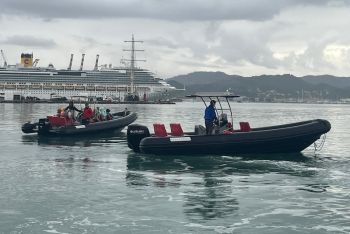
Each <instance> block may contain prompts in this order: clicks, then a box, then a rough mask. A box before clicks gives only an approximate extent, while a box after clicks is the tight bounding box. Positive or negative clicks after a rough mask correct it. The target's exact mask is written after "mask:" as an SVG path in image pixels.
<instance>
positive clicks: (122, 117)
mask: <svg viewBox="0 0 350 234" xmlns="http://www.w3.org/2000/svg"><path fill="white" fill-rule="evenodd" d="M112 116H113V118H112V119H110V120H104V121H98V122H91V123H88V124H81V123H80V122H73V121H72V120H71V119H68V118H66V117H58V116H47V117H46V118H42V119H39V122H36V123H30V122H29V123H25V124H23V125H22V132H24V133H27V134H29V133H37V134H39V135H61V136H65V135H78V134H85V135H88V134H90V133H99V132H106V131H121V130H122V129H123V128H124V127H126V126H128V125H129V124H131V123H133V122H134V121H135V120H136V119H137V114H136V113H134V112H130V111H122V112H118V113H114V114H112Z"/></svg>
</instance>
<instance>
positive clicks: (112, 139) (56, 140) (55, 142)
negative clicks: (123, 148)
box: [22, 132, 126, 147]
mask: <svg viewBox="0 0 350 234" xmlns="http://www.w3.org/2000/svg"><path fill="white" fill-rule="evenodd" d="M125 138H126V136H125V133H123V132H105V133H95V134H93V135H89V136H84V135H77V136H39V135H36V134H34V135H22V142H23V143H24V144H34V143H35V144H38V145H43V146H47V145H49V146H80V147H90V146H92V145H102V144H108V143H125V142H126V140H125Z"/></svg>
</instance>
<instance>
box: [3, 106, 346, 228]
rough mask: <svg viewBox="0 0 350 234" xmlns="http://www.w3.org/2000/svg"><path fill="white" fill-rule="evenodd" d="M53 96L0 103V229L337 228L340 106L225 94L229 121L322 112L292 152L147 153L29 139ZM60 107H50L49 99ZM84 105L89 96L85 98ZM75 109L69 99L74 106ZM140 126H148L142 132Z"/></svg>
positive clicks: (178, 109)
mask: <svg viewBox="0 0 350 234" xmlns="http://www.w3.org/2000/svg"><path fill="white" fill-rule="evenodd" d="M59 106H60V105H59V104H0V121H1V122H0V233H268V234H271V233H349V232H350V208H349V204H350V153H349V150H350V124H349V119H350V106H347V105H313V104H270V103H269V104H262V103H254V104H253V103H232V108H233V121H234V124H233V126H234V128H238V122H240V121H247V122H249V123H250V125H251V126H252V127H261V126H268V125H276V124H284V123H291V122H296V121H303V120H309V119H316V118H322V119H327V120H329V121H330V122H331V124H332V129H331V131H330V132H329V133H328V134H327V137H326V142H325V145H324V147H323V150H322V151H320V152H317V153H316V154H315V151H314V148H313V146H311V147H309V148H307V149H306V150H304V151H303V152H302V154H301V155H298V154H297V155H282V154H281V155H273V156H267V155H265V156H259V157H244V156H239V155H236V156H230V155H220V156H213V155H203V156H192V157H191V156H186V157H184V156H172V157H167V156H164V157H161V156H157V157H156V156H149V155H143V154H137V153H134V152H132V151H131V150H130V149H129V148H128V146H127V143H126V134H125V130H124V131H123V132H122V133H121V134H117V135H103V136H97V137H76V138H57V137H56V138H41V137H40V138H38V137H37V136H35V135H24V134H22V132H21V125H22V124H23V123H25V122H27V121H30V120H35V119H38V118H40V117H43V116H46V115H48V114H54V113H55V112H56V110H57V108H58V107H59ZM61 106H62V105H61ZM92 106H93V105H92ZM104 106H105V107H108V108H110V109H111V110H112V112H113V111H118V110H124V108H125V107H127V108H128V109H129V110H131V111H135V112H137V113H138V119H137V121H136V122H137V123H140V124H145V125H146V126H148V127H150V128H151V127H152V123H154V122H162V123H164V124H165V125H166V126H167V129H168V130H169V123H172V122H180V123H181V124H182V127H183V129H184V130H185V131H193V129H194V125H195V124H204V123H203V109H204V108H203V105H202V104H201V103H198V102H184V103H178V104H176V105H128V106H126V105H104ZM78 107H79V105H78ZM151 131H152V130H151Z"/></svg>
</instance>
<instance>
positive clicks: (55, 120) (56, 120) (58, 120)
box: [47, 116, 67, 127]
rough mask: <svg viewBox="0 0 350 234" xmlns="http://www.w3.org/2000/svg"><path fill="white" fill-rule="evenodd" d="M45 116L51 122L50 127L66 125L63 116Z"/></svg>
mask: <svg viewBox="0 0 350 234" xmlns="http://www.w3.org/2000/svg"><path fill="white" fill-rule="evenodd" d="M47 118H48V119H49V123H50V124H51V126H52V127H61V126H66V125H67V121H66V118H64V117H58V116H47Z"/></svg>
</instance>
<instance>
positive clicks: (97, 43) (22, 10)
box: [0, 0, 350, 78]
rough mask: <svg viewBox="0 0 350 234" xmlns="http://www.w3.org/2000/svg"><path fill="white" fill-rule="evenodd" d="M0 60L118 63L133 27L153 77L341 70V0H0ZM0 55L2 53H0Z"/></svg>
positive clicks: (344, 60) (344, 7) (347, 26)
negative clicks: (28, 55)
mask: <svg viewBox="0 0 350 234" xmlns="http://www.w3.org/2000/svg"><path fill="white" fill-rule="evenodd" d="M0 29H1V30H0V48H1V49H2V50H4V52H5V54H6V58H7V60H8V63H10V64H15V63H18V62H19V61H20V54H21V53H22V52H33V53H34V58H39V59H40V62H39V66H47V65H48V63H53V64H54V65H55V67H56V68H66V67H67V66H68V63H69V57H70V54H71V53H74V54H75V59H74V62H73V65H74V68H78V67H79V64H80V59H81V53H85V54H86V57H85V66H84V68H86V69H92V68H93V66H94V60H95V56H96V54H100V64H109V63H112V64H113V65H114V66H119V65H120V60H121V58H123V57H124V58H126V57H128V56H129V55H128V54H127V53H126V52H123V49H126V48H127V46H128V45H127V44H126V43H124V42H123V41H124V40H130V39H131V35H132V34H134V35H135V39H136V40H143V41H144V43H142V44H138V48H139V49H144V50H145V52H140V53H138V58H140V59H146V60H147V61H146V62H144V63H143V62H142V63H141V62H140V63H139V64H138V65H140V66H141V67H145V68H148V69H150V70H151V71H153V72H155V73H157V74H158V75H160V76H161V77H162V78H168V77H172V76H174V75H178V74H186V73H190V72H193V71H223V72H226V73H228V74H238V75H243V76H250V75H261V74H284V73H291V74H294V75H298V76H301V75H307V74H332V75H337V76H350V1H347V0H98V1H97V0H95V1H93V0H59V1H56V0H30V1H28V0H0ZM0 61H2V60H0Z"/></svg>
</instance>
